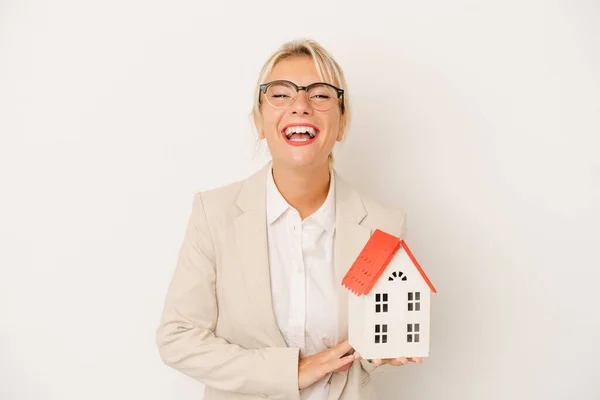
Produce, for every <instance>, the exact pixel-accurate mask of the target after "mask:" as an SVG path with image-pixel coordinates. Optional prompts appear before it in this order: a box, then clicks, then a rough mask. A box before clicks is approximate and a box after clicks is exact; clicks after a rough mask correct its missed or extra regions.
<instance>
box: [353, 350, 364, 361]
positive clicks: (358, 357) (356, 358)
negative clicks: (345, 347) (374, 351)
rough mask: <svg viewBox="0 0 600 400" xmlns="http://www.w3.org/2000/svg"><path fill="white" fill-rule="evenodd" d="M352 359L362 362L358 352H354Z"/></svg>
mask: <svg viewBox="0 0 600 400" xmlns="http://www.w3.org/2000/svg"><path fill="white" fill-rule="evenodd" d="M354 359H355V360H362V356H361V355H360V353H359V352H358V351H355V352H354Z"/></svg>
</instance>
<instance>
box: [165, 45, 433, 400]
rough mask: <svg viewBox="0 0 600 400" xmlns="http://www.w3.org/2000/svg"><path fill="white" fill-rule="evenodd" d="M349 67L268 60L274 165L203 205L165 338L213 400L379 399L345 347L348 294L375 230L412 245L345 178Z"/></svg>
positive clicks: (173, 294)
mask: <svg viewBox="0 0 600 400" xmlns="http://www.w3.org/2000/svg"><path fill="white" fill-rule="evenodd" d="M345 89H346V83H345V79H344V75H343V73H342V70H341V68H340V67H339V65H338V64H337V63H336V61H335V60H334V59H333V58H332V57H331V56H330V54H329V53H328V52H327V51H326V50H324V49H323V48H322V47H321V46H320V45H319V44H318V43H315V42H314V41H297V42H291V43H287V44H285V45H284V46H283V47H282V48H281V49H280V50H278V51H277V52H276V53H275V54H273V55H272V56H271V57H270V58H269V60H268V61H267V62H266V63H265V65H264V67H263V69H262V71H261V74H260V77H259V82H258V87H257V91H256V93H257V95H256V100H255V106H254V109H253V116H254V123H255V126H256V128H257V131H258V136H259V138H260V139H261V140H262V139H264V140H266V142H267V144H268V147H269V150H270V152H271V155H272V161H271V162H270V163H269V164H267V165H266V166H264V167H263V168H262V169H260V170H259V171H258V172H256V173H254V174H252V175H251V176H250V177H248V178H247V179H245V180H243V181H240V182H235V183H233V184H229V185H226V186H223V187H220V188H217V189H213V190H208V191H205V192H199V193H197V194H196V195H195V197H194V202H193V207H192V213H191V217H190V219H189V223H188V225H187V229H186V233H185V240H184V241H183V244H182V247H181V249H180V252H179V258H178V262H177V266H176V270H175V273H174V276H173V278H172V281H171V283H170V286H169V288H168V293H167V296H166V300H165V306H164V310H163V314H162V318H161V323H160V327H159V329H158V331H157V344H158V348H159V351H160V355H161V357H162V359H163V361H164V362H165V363H166V364H167V365H169V366H171V367H173V368H175V369H177V370H179V371H181V372H183V373H184V374H186V375H188V376H191V377H192V378H194V379H197V380H198V381H200V382H202V383H204V384H205V399H206V400H213V399H232V400H233V399H258V398H261V397H268V398H271V399H300V398H301V399H310V400H325V399H343V400H351V399H352V400H354V399H356V400H358V399H370V398H375V392H374V389H373V385H372V383H371V381H370V374H371V372H372V371H373V370H374V369H375V368H376V367H378V366H379V365H381V364H383V363H388V364H391V365H403V364H405V363H407V362H409V361H414V362H417V363H420V362H421V359H420V358H415V359H414V360H411V359H407V358H405V357H401V358H398V359H391V360H371V361H369V360H363V359H361V357H360V355H359V354H358V353H357V352H354V351H353V349H352V348H351V346H350V345H349V344H348V341H347V333H348V332H347V323H348V322H347V301H348V299H347V296H348V292H347V290H346V289H345V288H343V287H342V286H341V284H340V282H341V280H342V277H343V276H344V275H345V273H346V271H347V270H348V269H349V267H350V265H351V264H352V262H353V261H354V258H355V257H356V256H357V254H358V252H359V251H360V250H361V249H362V247H363V246H364V244H365V243H366V241H367V240H368V239H369V237H370V234H371V232H372V231H373V230H374V229H375V228H379V229H382V230H385V231H388V232H390V233H392V234H395V235H396V236H402V235H403V234H404V230H405V217H404V212H403V211H401V210H398V209H394V208H391V207H389V206H384V205H383V204H381V203H379V202H377V201H375V200H373V199H371V198H369V197H368V196H365V195H363V194H360V193H359V192H358V191H356V190H355V189H354V188H352V186H351V185H350V184H348V183H347V182H346V181H345V180H344V179H343V178H342V177H341V176H339V175H338V174H337V172H336V171H335V169H334V168H333V166H332V165H333V163H332V156H331V154H332V149H333V146H334V145H335V143H336V141H341V140H342V139H343V138H344V134H345V132H346V129H347V126H348V122H349V104H348V98H347V93H346V92H345Z"/></svg>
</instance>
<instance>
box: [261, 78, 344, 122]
mask: <svg viewBox="0 0 600 400" xmlns="http://www.w3.org/2000/svg"><path fill="white" fill-rule="evenodd" d="M275 83H289V84H290V85H292V86H293V87H294V89H296V97H295V98H294V100H293V101H292V102H291V103H290V104H289V105H288V106H285V107H275V108H288V107H289V106H291V105H292V104H294V101H296V99H297V98H298V92H300V91H301V90H304V91H305V92H306V93H307V94H308V91H309V90H310V89H311V88H312V87H314V86H317V85H325V86H329V87H330V88H332V89H333V90H335V92H336V93H337V98H338V99H339V98H341V99H342V104H341V111H342V114H343V113H344V111H345V109H346V108H345V106H344V89H340V88H338V87H335V86H333V85H332V84H330V83H326V82H313V83H311V84H310V85H308V86H298V85H296V84H295V83H294V82H292V81H288V80H285V79H278V80H276V81H271V82H267V83H263V84H262V85H260V90H259V93H258V103H259V104H262V102H261V101H260V93H261V92H262V93H263V94H265V95H266V94H267V90H268V89H269V86H271V85H273V84H275ZM268 102H269V101H268V100H267V103H268ZM309 104H311V103H310V100H309ZM269 105H271V103H269ZM271 106H272V107H274V106H273V105H271ZM311 107H313V106H312V104H311ZM313 108H314V107H313ZM327 111H329V110H327Z"/></svg>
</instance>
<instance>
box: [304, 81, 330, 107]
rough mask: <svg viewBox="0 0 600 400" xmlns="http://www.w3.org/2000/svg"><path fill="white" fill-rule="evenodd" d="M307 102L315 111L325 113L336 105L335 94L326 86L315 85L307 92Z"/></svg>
mask: <svg viewBox="0 0 600 400" xmlns="http://www.w3.org/2000/svg"><path fill="white" fill-rule="evenodd" d="M308 100H309V101H310V105H311V106H312V107H313V108H314V109H315V110H320V111H327V110H330V109H331V108H333V106H334V105H336V103H337V92H336V91H335V89H334V88H332V87H331V86H327V85H316V86H313V87H311V88H310V90H309V91H308Z"/></svg>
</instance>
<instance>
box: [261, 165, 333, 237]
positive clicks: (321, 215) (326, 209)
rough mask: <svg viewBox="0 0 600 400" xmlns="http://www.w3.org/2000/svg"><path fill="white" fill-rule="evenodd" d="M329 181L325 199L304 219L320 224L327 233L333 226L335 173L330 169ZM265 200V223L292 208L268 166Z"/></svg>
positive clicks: (271, 221) (273, 220) (330, 232)
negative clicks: (278, 187)
mask: <svg viewBox="0 0 600 400" xmlns="http://www.w3.org/2000/svg"><path fill="white" fill-rule="evenodd" d="M329 176H330V183H329V192H328V193H327V197H326V198H325V201H324V202H323V204H322V205H321V207H319V209H318V210H317V211H315V212H314V213H313V214H312V215H311V216H310V217H308V218H306V220H311V221H314V222H316V223H317V224H318V225H320V226H321V227H322V228H323V229H324V230H326V231H327V233H329V234H333V231H334V228H335V174H334V173H333V171H332V170H331V169H330V172H329ZM266 191H267V193H266V195H267V197H266V200H267V223H268V224H269V225H271V224H272V223H273V222H275V221H276V220H277V219H278V218H279V217H281V215H282V214H283V213H284V212H286V211H287V210H288V209H292V206H291V205H290V204H289V203H288V202H287V201H286V200H285V199H284V198H283V196H282V195H281V193H280V192H279V189H277V185H275V181H274V179H273V167H272V166H271V167H269V168H268V171H267V185H266Z"/></svg>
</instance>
